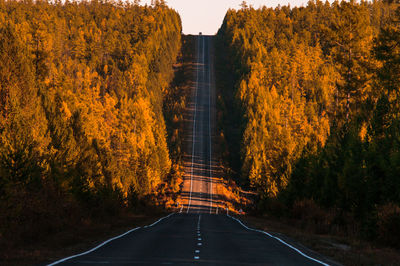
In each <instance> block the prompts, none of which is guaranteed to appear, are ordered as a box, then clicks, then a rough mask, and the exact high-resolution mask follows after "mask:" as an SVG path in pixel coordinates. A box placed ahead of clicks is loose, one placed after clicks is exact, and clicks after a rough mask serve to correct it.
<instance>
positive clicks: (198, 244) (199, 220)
mask: <svg viewBox="0 0 400 266" xmlns="http://www.w3.org/2000/svg"><path fill="white" fill-rule="evenodd" d="M200 222H201V214H200V215H199V219H198V220H197V241H201V237H200ZM201 245H202V243H201V242H198V243H197V246H201ZM194 253H195V254H199V253H200V250H199V249H195V251H194ZM194 259H195V260H198V259H200V256H194Z"/></svg>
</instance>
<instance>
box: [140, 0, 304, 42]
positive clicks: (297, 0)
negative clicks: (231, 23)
mask: <svg viewBox="0 0 400 266" xmlns="http://www.w3.org/2000/svg"><path fill="white" fill-rule="evenodd" d="M242 1H243V0H166V2H167V5H168V6H169V7H172V8H173V9H175V10H176V11H178V13H179V15H180V16H181V19H182V26H183V33H184V34H199V32H202V33H203V34H207V35H213V34H216V33H217V31H218V29H219V28H220V26H221V24H222V21H223V19H224V16H225V14H226V11H227V10H228V9H229V8H234V9H238V8H240V4H241V3H242ZM150 2H151V0H142V1H141V4H150ZM246 2H247V4H248V5H251V6H253V7H254V8H258V7H260V6H267V7H276V6H277V5H278V4H280V5H281V6H283V5H287V4H290V6H291V7H294V6H301V5H304V6H305V5H307V2H308V0H248V1H246Z"/></svg>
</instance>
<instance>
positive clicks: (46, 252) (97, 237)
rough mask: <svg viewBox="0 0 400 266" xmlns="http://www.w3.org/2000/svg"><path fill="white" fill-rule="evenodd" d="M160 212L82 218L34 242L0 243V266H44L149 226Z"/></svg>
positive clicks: (159, 215)
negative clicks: (134, 229)
mask: <svg viewBox="0 0 400 266" xmlns="http://www.w3.org/2000/svg"><path fill="white" fill-rule="evenodd" d="M164 215H166V214H165V213H162V212H154V213H148V214H133V213H130V212H124V213H121V214H120V215H118V216H114V217H103V218H102V219H96V220H94V219H89V218H86V219H84V220H82V221H81V223H80V224H75V225H73V226H67V227H66V228H60V230H59V231H58V232H56V233H53V234H48V235H41V237H40V238H39V239H38V240H37V241H35V242H31V243H29V242H24V243H21V242H7V243H1V244H0V261H1V265H38V264H40V265H44V264H48V263H51V262H54V261H56V260H58V259H61V258H64V257H68V256H71V255H75V254H79V253H81V252H84V251H87V250H89V249H91V248H93V247H95V246H97V245H98V244H100V243H102V242H104V241H105V240H107V239H109V238H111V237H114V236H117V235H120V234H122V233H124V232H126V231H128V230H130V229H132V228H135V227H138V226H143V225H147V224H151V223H152V222H154V221H155V220H157V219H158V218H159V217H161V216H164Z"/></svg>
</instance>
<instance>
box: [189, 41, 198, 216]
mask: <svg viewBox="0 0 400 266" xmlns="http://www.w3.org/2000/svg"><path fill="white" fill-rule="evenodd" d="M199 45H200V37H199V41H198V46H199ZM199 51H200V49H197V58H199V57H200V56H199ZM199 67H200V64H199V63H198V64H197V68H196V76H197V77H196V96H195V97H194V119H193V132H192V135H193V139H192V142H193V143H192V166H191V170H190V193H189V203H188V207H187V212H186V213H189V209H190V204H191V203H192V190H193V163H194V161H193V160H194V156H193V153H194V146H195V145H194V144H195V136H196V115H197V92H198V90H199Z"/></svg>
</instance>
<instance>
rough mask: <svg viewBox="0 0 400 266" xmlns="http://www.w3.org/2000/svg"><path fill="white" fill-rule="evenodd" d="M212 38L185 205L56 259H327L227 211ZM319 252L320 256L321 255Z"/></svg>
mask: <svg viewBox="0 0 400 266" xmlns="http://www.w3.org/2000/svg"><path fill="white" fill-rule="evenodd" d="M212 43H213V39H212V37H210V36H199V37H198V39H197V45H196V47H197V48H196V50H197V64H196V65H197V67H196V69H195V74H194V79H195V82H194V84H195V85H194V88H193V97H192V98H193V99H192V102H193V103H192V104H191V109H192V115H191V117H192V124H191V136H189V140H188V141H189V144H191V145H189V147H191V149H190V151H189V156H188V158H187V165H186V172H187V173H186V178H185V183H184V186H183V194H184V195H183V199H184V202H183V203H182V205H181V206H182V207H181V209H178V211H177V212H176V213H172V214H170V215H168V216H166V217H164V218H161V219H160V220H158V221H156V222H154V223H153V224H151V225H149V226H144V227H141V228H135V229H132V230H131V231H130V232H127V233H126V234H124V235H121V236H117V237H115V238H114V239H110V240H107V241H106V242H104V243H102V244H100V245H99V246H97V247H95V248H93V249H92V250H89V251H87V252H84V253H82V254H78V255H75V256H72V257H69V258H65V259H62V260H60V261H57V262H55V263H53V264H51V265H98V264H110V265H160V264H172V265H176V264H183V265H191V264H203V265H328V264H325V263H324V262H323V261H324V259H321V258H320V256H319V255H317V254H315V253H314V252H312V251H309V250H305V248H301V247H299V246H298V245H294V244H289V243H287V241H283V240H282V239H281V238H277V237H276V236H274V235H269V234H268V233H266V232H262V231H258V230H255V229H251V228H248V227H247V226H246V225H244V224H243V223H242V222H241V221H240V220H237V219H236V218H235V217H231V216H230V215H228V214H227V213H226V212H225V211H223V210H221V209H220V211H219V214H216V213H217V208H216V206H217V205H218V204H220V202H218V197H217V196H218V195H215V193H214V192H215V189H214V187H213V179H214V178H215V176H214V174H215V173H217V172H218V171H216V163H215V161H214V160H215V158H214V157H215V156H213V151H212V146H213V145H212V144H213V136H214V133H213V132H214V131H215V82H214V76H213V60H212V58H213V57H212V56H211V55H212V53H213V46H212ZM316 257H318V259H316Z"/></svg>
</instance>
